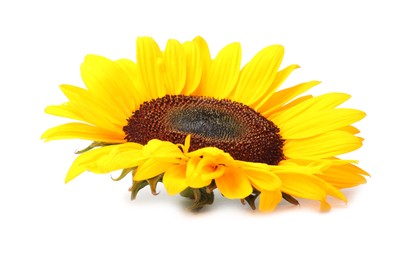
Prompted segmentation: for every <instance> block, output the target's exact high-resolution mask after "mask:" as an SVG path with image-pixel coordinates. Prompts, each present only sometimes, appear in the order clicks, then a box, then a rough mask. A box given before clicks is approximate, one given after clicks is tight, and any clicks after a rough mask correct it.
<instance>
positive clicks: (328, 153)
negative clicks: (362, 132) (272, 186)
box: [283, 131, 362, 159]
mask: <svg viewBox="0 0 414 260" xmlns="http://www.w3.org/2000/svg"><path fill="white" fill-rule="evenodd" d="M361 146H362V141H361V140H360V139H359V138H358V137H355V136H354V135H352V134H350V133H348V132H344V131H331V132H328V133H324V134H321V135H318V136H315V137H311V138H306V139H295V140H287V141H285V144H284V146H283V153H284V154H285V156H286V157H288V158H293V159H296V158H300V159H323V158H330V157H334V156H337V155H340V154H344V153H348V152H351V151H353V150H356V149H358V148H360V147H361Z"/></svg>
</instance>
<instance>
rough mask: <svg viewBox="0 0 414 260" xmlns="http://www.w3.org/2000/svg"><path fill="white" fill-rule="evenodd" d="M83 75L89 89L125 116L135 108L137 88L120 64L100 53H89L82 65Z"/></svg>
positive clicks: (100, 99)
mask: <svg viewBox="0 0 414 260" xmlns="http://www.w3.org/2000/svg"><path fill="white" fill-rule="evenodd" d="M81 76H82V79H83V81H84V83H85V85H86V86H87V88H88V90H90V91H91V92H92V93H93V96H94V97H96V98H98V99H99V101H100V102H102V103H106V104H108V105H110V107H111V108H112V109H113V110H114V111H116V112H117V113H119V115H120V116H122V117H124V118H129V117H130V116H131V114H132V112H133V111H134V110H135V107H136V104H135V99H134V98H131V96H132V95H135V94H136V89H135V86H134V84H133V82H131V80H130V78H129V76H128V73H127V72H126V71H124V70H123V69H122V68H121V67H120V66H119V64H117V63H115V62H113V61H111V60H109V59H107V58H105V57H102V56H98V55H87V56H86V57H85V60H84V62H83V64H82V65H81Z"/></svg>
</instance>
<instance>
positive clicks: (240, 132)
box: [123, 95, 283, 165]
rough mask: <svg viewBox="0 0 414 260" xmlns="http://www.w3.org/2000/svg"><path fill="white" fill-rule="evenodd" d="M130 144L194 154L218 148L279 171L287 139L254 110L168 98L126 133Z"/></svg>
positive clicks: (141, 113) (146, 106)
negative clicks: (164, 145)
mask: <svg viewBox="0 0 414 260" xmlns="http://www.w3.org/2000/svg"><path fill="white" fill-rule="evenodd" d="M123 130H124V132H125V134H126V137H125V139H126V140H127V141H128V142H136V143H140V144H146V143H147V142H148V141H149V140H151V139H159V140H163V141H170V142H172V143H175V144H178V143H181V144H183V143H184V140H185V137H186V136H187V135H188V134H190V135H191V144H190V151H193V150H197V149H200V148H203V147H217V148H220V149H222V150H223V151H225V152H227V153H229V154H231V156H232V157H233V158H234V159H237V160H243V161H249V162H261V163H267V164H271V165H277V164H278V163H279V162H280V161H281V160H282V159H283V150H282V146H283V139H281V137H280V135H279V128H277V127H276V126H275V125H274V124H273V123H272V122H271V121H269V120H267V119H266V118H265V117H263V116H262V115H260V114H259V113H257V112H256V111H254V110H253V109H251V108H250V107H248V106H246V105H243V104H241V103H238V102H234V101H230V100H225V99H223V100H217V99H214V98H209V97H196V96H183V95H175V96H165V97H162V98H157V99H153V100H151V101H149V102H145V103H143V104H142V105H141V106H140V108H139V109H138V110H137V111H135V112H134V113H133V115H132V116H131V117H130V118H129V119H128V124H127V125H126V126H124V128H123Z"/></svg>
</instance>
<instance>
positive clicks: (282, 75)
mask: <svg viewBox="0 0 414 260" xmlns="http://www.w3.org/2000/svg"><path fill="white" fill-rule="evenodd" d="M297 68H299V65H296V64H293V65H290V66H288V67H286V68H284V69H283V70H281V71H279V72H278V73H277V74H276V77H275V79H274V81H273V83H272V85H271V87H269V88H268V89H267V90H266V92H265V93H264V94H263V96H262V98H260V99H258V100H256V102H254V103H253V104H252V105H251V106H250V107H252V108H259V107H261V106H262V105H263V104H264V103H266V102H267V100H268V99H269V98H270V97H271V96H272V95H273V94H274V93H275V91H276V90H277V89H278V88H279V87H280V85H282V83H283V82H284V81H285V80H286V79H287V77H288V76H289V75H290V73H292V71H293V70H295V69H297Z"/></svg>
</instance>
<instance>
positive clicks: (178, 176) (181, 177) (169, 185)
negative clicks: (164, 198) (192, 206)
mask: <svg viewBox="0 0 414 260" xmlns="http://www.w3.org/2000/svg"><path fill="white" fill-rule="evenodd" d="M185 172H186V165H185V164H181V165H175V166H172V167H170V168H168V169H167V170H166V171H165V173H164V177H163V178H162V182H163V184H164V186H165V189H166V190H167V192H168V194H170V195H175V194H177V193H180V192H182V191H183V190H184V189H185V188H187V187H188V184H187V180H186V175H185Z"/></svg>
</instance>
